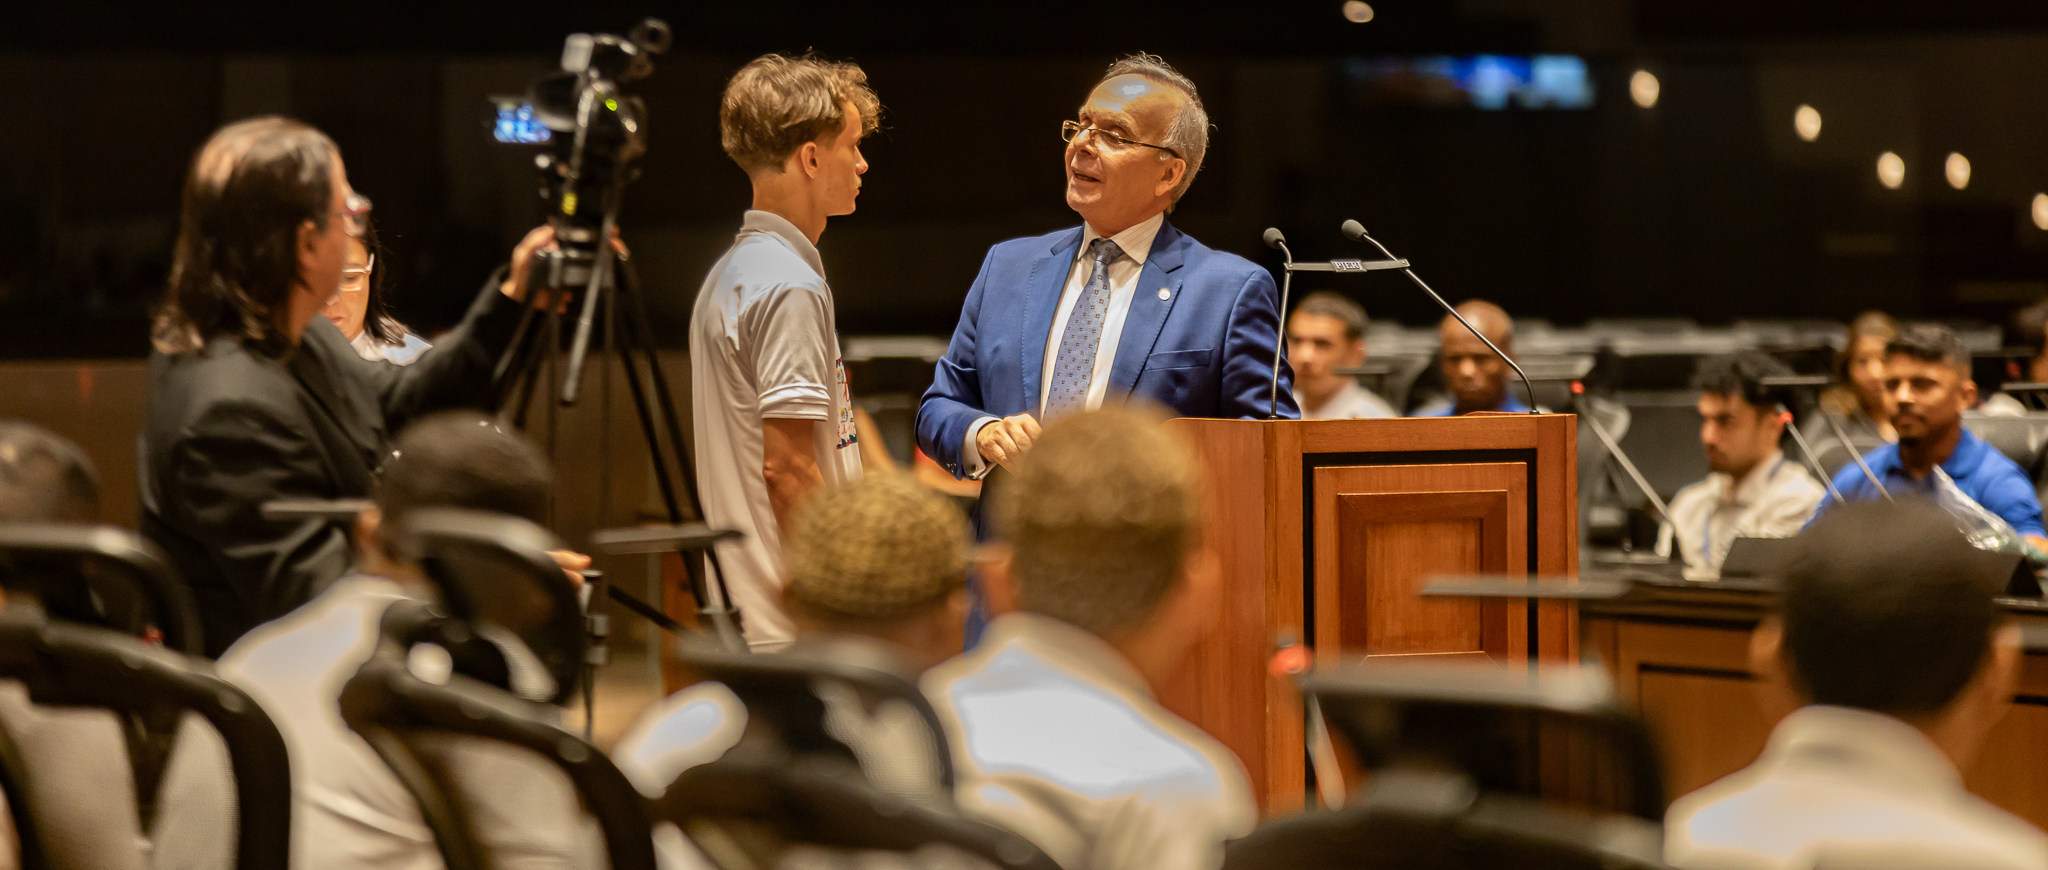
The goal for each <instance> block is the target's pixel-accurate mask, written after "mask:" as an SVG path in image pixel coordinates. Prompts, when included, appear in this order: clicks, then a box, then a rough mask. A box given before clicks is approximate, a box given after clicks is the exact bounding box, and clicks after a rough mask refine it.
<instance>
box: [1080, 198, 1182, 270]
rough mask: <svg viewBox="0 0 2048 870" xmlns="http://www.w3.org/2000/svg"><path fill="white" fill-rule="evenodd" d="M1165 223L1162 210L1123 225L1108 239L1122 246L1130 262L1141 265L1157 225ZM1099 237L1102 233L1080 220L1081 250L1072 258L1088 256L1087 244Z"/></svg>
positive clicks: (1149, 253)
mask: <svg viewBox="0 0 2048 870" xmlns="http://www.w3.org/2000/svg"><path fill="white" fill-rule="evenodd" d="M1165 223H1166V212H1163V211H1162V212H1160V213H1158V214H1155V215H1153V216H1151V217H1149V218H1146V219H1144V220H1141V221H1139V222H1137V223H1135V224H1132V225H1130V226H1128V227H1125V228H1124V231H1123V232H1120V233H1117V234H1116V235H1113V236H1110V237H1109V240H1110V241H1112V242H1115V243H1116V246H1117V247H1119V248H1122V249H1123V252H1124V256H1126V257H1130V258H1131V262H1133V263H1137V264H1138V265H1139V266H1140V267H1143V266H1144V265H1145V259H1146V258H1147V257H1150V256H1152V240H1153V239H1154V238H1156V237H1157V236H1158V235H1159V227H1160V226H1161V225H1163V224H1165ZM1099 238H1102V234H1101V233H1098V232H1096V231H1095V227H1093V226H1091V225H1089V224H1088V222H1087V221H1082V222H1081V251H1080V253H1078V254H1075V255H1074V259H1075V260H1079V259H1081V258H1082V257H1086V256H1088V246H1089V245H1090V244H1092V243H1094V241H1095V240H1096V239H1099Z"/></svg>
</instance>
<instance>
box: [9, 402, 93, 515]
mask: <svg viewBox="0 0 2048 870" xmlns="http://www.w3.org/2000/svg"><path fill="white" fill-rule="evenodd" d="M99 511H100V478H99V473H98V472H97V471H95V470H93V464H92V459H91V458H90V457H88V456H86V455H85V451H83V450H80V449H79V448H78V445H76V444H73V443H71V440H70V439H68V438H65V437H64V436H62V435H59V434H57V433H55V432H52V431H50V430H48V429H45V428H43V427H41V426H37V425H36V424H34V423H29V422H25V421H21V420H0V522H5V523H89V522H93V521H94V520H96V519H98V517H99Z"/></svg>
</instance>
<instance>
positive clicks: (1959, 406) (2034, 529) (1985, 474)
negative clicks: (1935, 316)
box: [1815, 323, 2048, 549]
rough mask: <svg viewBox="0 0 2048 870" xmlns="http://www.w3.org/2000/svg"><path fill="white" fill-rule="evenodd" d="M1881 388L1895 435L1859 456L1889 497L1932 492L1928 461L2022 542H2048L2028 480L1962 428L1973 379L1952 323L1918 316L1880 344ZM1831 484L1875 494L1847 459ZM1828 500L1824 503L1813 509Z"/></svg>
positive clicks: (1854, 494)
mask: <svg viewBox="0 0 2048 870" xmlns="http://www.w3.org/2000/svg"><path fill="white" fill-rule="evenodd" d="M1884 389H1885V392H1886V393H1888V394H1889V395H1890V396H1891V398H1892V400H1893V402H1894V403H1895V409H1894V410H1893V412H1892V421H1891V422H1892V427H1893V428H1894V429H1897V430H1898V433H1899V441H1898V443H1897V444H1887V445H1884V446H1882V447H1879V448H1877V449H1876V450H1873V451H1871V452H1870V453H1869V454H1867V455H1865V456H1864V457H1863V458H1864V461H1865V462H1866V463H1868V464H1869V465H1870V470H1871V471H1872V472H1873V473H1874V474H1876V476H1877V478H1878V479H1879V480H1881V481H1883V482H1884V488H1885V490H1886V491H1887V492H1890V493H1891V494H1892V495H1893V496H1894V497H1897V496H1903V495H1908V494H1923V495H1924V494H1928V493H1931V492H1932V491H1933V489H1934V467H1935V466H1937V465H1938V466H1941V470H1942V471H1945V472H1947V473H1948V476H1949V477H1950V478H1951V479H1953V480H1954V481H1955V483H1956V488H1957V489H1959V490H1961V491H1962V493H1963V494H1964V495H1967V496H1969V497H1970V498H1973V499H1976V500H1977V503H1978V504H1980V505H1983V506H1984V509H1985V510H1988V511H1990V512H1992V513H1994V514H1997V515H1998V516H1999V517H2000V518H2001V519H2004V520H2005V522H2006V524H2007V525H2010V526H2012V528H2013V531H2016V532H2019V533H2020V534H2021V535H2022V536H2024V537H2025V538H2026V539H2027V541H2028V543H2031V544H2033V545H2034V546H2036V547H2040V548H2043V549H2048V532H2044V531H2043V530H2042V527H2041V501H2040V499H2039V498H2037V497H2036V496H2035V494H2034V483H2033V481H2031V480H2029V479H2028V478H2027V473H2026V472H2024V471H2021V470H2020V467H2019V466H2018V465H2016V464H2014V463H2013V461H2012V460H2011V459H2007V458H2006V457H2005V454H2003V453H2000V452H1998V451H1997V450H1996V449H1995V448H1993V447H1992V446H1991V445H1989V444H1986V443H1984V441H1983V439H1980V438H1978V437H1977V436H1975V435H1972V434H1970V431H1969V430H1967V429H1964V428H1963V409H1965V408H1968V407H1970V406H1971V405H1973V404H1976V401H1977V383H1976V381H1973V380H1971V378H1970V351H1969V349H1968V348H1966V347H1964V346H1963V342H1962V339H1960V338H1958V337H1956V334H1955V331H1954V330H1951V329H1949V328H1948V327H1946V326H1942V325H1940V324H1935V323H1923V324H1916V325H1913V326H1909V327H1907V328H1906V329H1905V330H1904V331H1902V332H1900V333H1899V335H1898V337H1896V338H1893V339H1892V340H1891V343H1890V344H1887V345H1886V346H1885V360H1884ZM1835 488H1836V489H1839V490H1841V491H1842V496H1843V497H1844V498H1848V499H1875V498H1881V497H1882V496H1881V495H1880V494H1879V492H1878V490H1877V487H1876V486H1875V485H1873V484H1872V483H1871V481H1870V479H1869V478H1867V477H1865V476H1864V474H1863V470H1862V469H1860V468H1858V467H1856V466H1855V465H1854V464H1853V463H1852V464H1850V465H1848V466H1845V467H1844V468H1843V469H1842V471H1841V473H1839V474H1836V475H1835ZM1828 506H1829V505H1828V503H1826V502H1823V503H1822V504H1821V510H1820V511H1819V512H1816V514H1815V516H1816V517H1818V516H1819V515H1820V513H1825V512H1826V511H1827V509H1828Z"/></svg>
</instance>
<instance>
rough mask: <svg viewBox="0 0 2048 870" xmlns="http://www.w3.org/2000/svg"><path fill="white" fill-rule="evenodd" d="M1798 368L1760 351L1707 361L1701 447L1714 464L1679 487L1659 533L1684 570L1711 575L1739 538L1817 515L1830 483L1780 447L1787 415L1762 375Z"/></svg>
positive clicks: (1789, 529) (1693, 575)
mask: <svg viewBox="0 0 2048 870" xmlns="http://www.w3.org/2000/svg"><path fill="white" fill-rule="evenodd" d="M1790 374H1792V369H1791V368H1790V367H1788V366H1786V365H1785V364H1784V363H1782V362H1779V361H1777V360H1775V359H1772V358H1771V357H1769V356H1766V355H1764V354H1762V353H1759V352H1757V351H1753V350H1752V351H1744V352H1742V353H1739V354H1735V355H1733V356H1724V357H1712V358H1709V359H1706V360H1703V361H1701V363H1700V367H1699V370H1698V371H1697V372H1695V373H1694V374H1693V388H1694V389H1697V390H1699V391H1700V448H1701V449H1702V450H1704V451H1706V454H1707V467H1708V468H1709V469H1712V472H1711V473H1710V474H1708V475H1707V477H1706V479H1705V480H1702V481H1699V482H1698V483H1694V484H1692V485H1691V486H1687V487H1686V488H1684V489H1681V490H1679V491H1678V495H1677V496H1675V497H1673V498H1672V499H1671V517H1670V519H1669V520H1668V521H1666V522H1665V523H1664V528H1663V530H1662V532H1661V533H1660V534H1659V536H1658V541H1657V552H1658V553H1659V554H1660V555H1664V556H1671V555H1677V556H1678V557H1679V558H1681V559H1683V560H1685V576H1686V577H1688V578H1690V579H1693V580H1711V579H1715V578H1718V577H1720V576H1721V562H1722V560H1724V559H1726V558H1728V545H1729V544H1730V543H1732V542H1733V541H1734V540H1735V539H1736V538H1788V537H1791V536H1792V535H1795V534H1798V532H1799V530H1800V529H1801V528H1802V527H1804V526H1805V525H1806V521H1807V520H1808V519H1809V518H1811V517H1812V516H1813V511H1814V509H1815V508H1817V507H1819V506H1820V501H1821V499H1822V498H1824V497H1825V496H1826V491H1825V490H1823V489H1821V485H1820V484H1819V483H1817V482H1815V481H1814V479H1813V475H1810V474H1807V473H1806V468H1805V467H1804V466H1802V465H1800V464H1799V463H1797V462H1794V461H1792V460H1791V459H1790V458H1788V457H1786V456H1785V453H1784V451H1782V450H1780V449H1778V442H1779V439H1781V438H1784V437H1785V426H1786V425H1787V423H1788V422H1789V421H1788V420H1787V419H1786V415H1785V412H1784V408H1783V405H1782V404H1781V402H1780V400H1779V399H1778V397H1777V396H1776V395H1775V394H1774V393H1773V392H1772V391H1771V390H1768V389H1765V388H1764V386H1763V379H1764V378H1770V377H1781V376H1785V375H1790Z"/></svg>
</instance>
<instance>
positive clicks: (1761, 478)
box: [1714, 449, 1785, 505]
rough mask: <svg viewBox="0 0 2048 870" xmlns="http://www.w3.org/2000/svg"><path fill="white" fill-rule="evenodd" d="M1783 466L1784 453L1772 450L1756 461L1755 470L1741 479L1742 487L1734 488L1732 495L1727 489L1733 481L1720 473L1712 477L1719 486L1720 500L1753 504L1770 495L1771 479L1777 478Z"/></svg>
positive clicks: (1715, 473) (1739, 503)
mask: <svg viewBox="0 0 2048 870" xmlns="http://www.w3.org/2000/svg"><path fill="white" fill-rule="evenodd" d="M1784 464H1785V452H1784V451H1782V450H1776V449H1773V450H1772V451H1771V452H1770V453H1768V454H1766V455H1765V456H1764V458H1762V459H1760V460H1758V461H1757V463H1756V468H1754V469H1752V470H1751V471H1750V473H1749V476H1748V477H1745V478H1743V479H1742V485H1740V486H1737V487H1735V490H1734V492H1733V493H1730V492H1729V489H1728V487H1729V484H1732V483H1734V482H1735V479H1734V478H1733V477H1730V476H1729V475H1726V474H1722V473H1721V472H1718V471H1717V472H1714V477H1715V478H1716V479H1717V482H1718V483H1719V484H1720V493H1721V500H1722V501H1732V502H1734V503H1736V504H1738V505H1749V504H1755V503H1756V501H1757V499H1760V498H1763V497H1764V496H1765V495H1768V494H1769V493H1770V489H1771V479H1772V478H1775V477H1777V476H1778V469H1779V468H1781V467H1783V466H1784Z"/></svg>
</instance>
